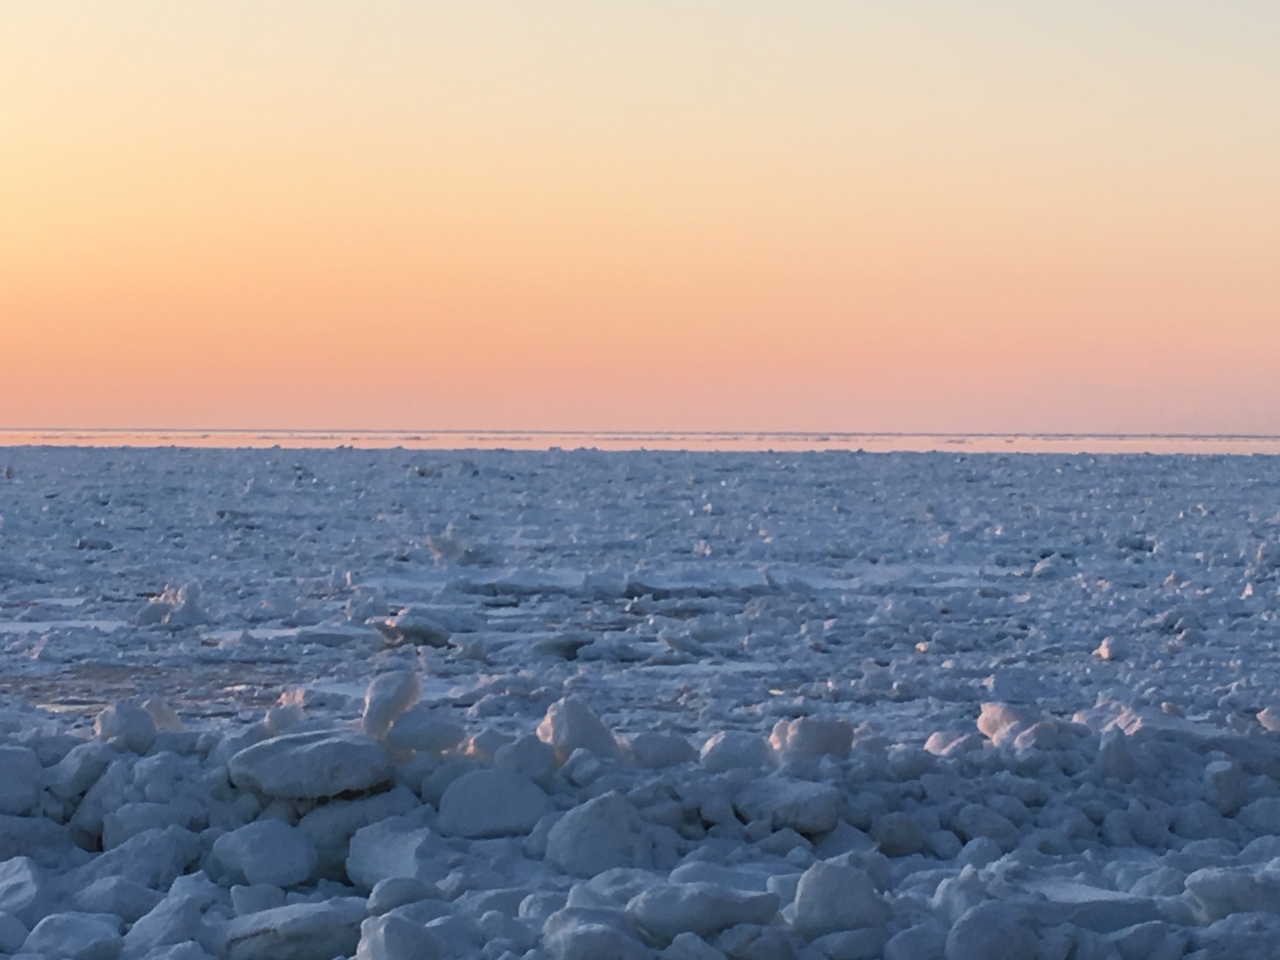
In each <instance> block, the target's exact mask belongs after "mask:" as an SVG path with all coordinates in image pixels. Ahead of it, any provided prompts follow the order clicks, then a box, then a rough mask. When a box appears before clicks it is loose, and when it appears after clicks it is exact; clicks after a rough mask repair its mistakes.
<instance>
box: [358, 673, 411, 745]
mask: <svg viewBox="0 0 1280 960" xmlns="http://www.w3.org/2000/svg"><path fill="white" fill-rule="evenodd" d="M421 696H422V681H421V680H419V679H418V675H417V674H416V673H415V672H414V671H412V670H395V671H392V672H390V673H380V674H378V676H376V677H374V678H373V680H371V681H370V682H369V689H368V691H367V692H366V693H365V695H364V713H363V714H361V717H360V724H361V727H362V728H363V730H364V733H365V736H368V737H372V738H373V739H374V740H381V739H382V738H383V737H385V736H386V735H387V731H388V730H389V729H390V728H391V724H392V723H393V722H394V721H395V719H396V718H397V717H398V716H400V715H401V714H402V713H404V712H405V711H406V710H408V709H409V708H410V707H412V706H413V705H414V704H415V703H417V702H418V698H419V697H421Z"/></svg>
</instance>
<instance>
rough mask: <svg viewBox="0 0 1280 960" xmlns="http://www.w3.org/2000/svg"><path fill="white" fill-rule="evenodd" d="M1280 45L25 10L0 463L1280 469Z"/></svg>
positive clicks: (733, 16) (913, 23)
mask: <svg viewBox="0 0 1280 960" xmlns="http://www.w3.org/2000/svg"><path fill="white" fill-rule="evenodd" d="M1277 50H1280V6H1277V5H1275V4H1274V3H1264V2H1241V3H1237V4H1232V5H1229V6H1220V5H1210V4H1204V3H1190V2H1160V3H1156V2H1132V3H1125V4H1121V5H1116V4H1106V3H1102V2H1099V0H1090V2H1085V3H1079V2H1075V3H1066V2H1056V3H1044V4H1036V5H1022V4H1015V3H1012V2H999V3H997V2H989V0H983V2H975V3H972V4H965V5H953V4H946V3H942V2H928V3H904V4H894V5H843V4H832V3H819V2H802V3H794V4H782V3H761V2H746V3H743V2H732V3H730V2H727V0H725V2H707V3H694V4H689V3H683V2H680V3H677V2H674V0H668V2H654V3H647V4H624V3H619V2H615V0H604V2H600V0H597V2H592V3H586V2H573V3H568V2H559V3H555V2H553V3H546V4H537V5H517V4H511V3H495V4H490V5H470V4H465V5H464V4H447V3H408V2H385V3H379V4H374V5H357V4H350V3H334V2H328V0H309V2H306V3H302V2H276V3H271V4H261V3H249V2H224V3H218V4H195V3H190V2H182V3H160V2H155V0H135V2H130V3H124V2H106V0H86V2H78V3H70V2H63V0H52V2H41V3H39V4H21V5H20V4H8V5H4V6H0V427H27V426H74V427H200V428H205V427H209V428H215V427H235V428H299V429H305V428H326V429H327V428H371V429H418V428H421V429H429V428H435V429H444V428H491V429H497V428H514V429H565V430H608V429H623V430H626V429H645V430H661V429H670V430H719V429H724V430H736V429H755V430H814V431H822V430H846V431H877V430H907V431H911V430H920V431H1006V430H1007V431H1046V432H1055V431H1064V432H1065V431H1080V432H1089V431H1094V432H1098V431H1102V432H1106V431H1115V432H1155V433H1159V432H1194V433H1218V432H1222V433H1273V434H1277V433H1280V375H1278V374H1277V373H1276V370H1275V367H1276V362H1277V358H1278V357H1280V123H1277V119H1276V118H1278V117H1280V57H1277V56H1276V51H1277Z"/></svg>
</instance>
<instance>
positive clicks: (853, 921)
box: [791, 860, 889, 940]
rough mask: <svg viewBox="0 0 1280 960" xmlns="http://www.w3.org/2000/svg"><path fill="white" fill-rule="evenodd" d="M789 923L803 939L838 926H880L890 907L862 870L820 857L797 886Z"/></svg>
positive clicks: (817, 935) (887, 917) (830, 930)
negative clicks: (792, 915) (792, 914)
mask: <svg viewBox="0 0 1280 960" xmlns="http://www.w3.org/2000/svg"><path fill="white" fill-rule="evenodd" d="M794 910H795V914H794V917H793V918H792V920H791V927H792V929H793V930H795V932H796V933H798V934H800V936H802V937H804V938H805V939H806V940H813V939H815V938H817V937H820V936H822V935H823V934H827V933H834V932H835V931H837V930H853V929H856V928H858V927H882V926H884V924H885V923H886V922H888V919H889V910H888V907H887V906H886V905H885V903H884V901H883V900H882V899H881V898H880V895H879V893H878V892H877V891H876V887H875V884H874V883H873V882H872V880H871V878H870V877H869V876H868V875H867V873H866V871H865V870H859V869H858V868H856V867H850V866H842V865H840V864H838V863H830V862H827V861H824V860H820V861H818V862H817V863H815V864H814V865H813V866H811V867H810V868H809V869H808V870H806V871H805V872H804V875H803V876H801V877H800V883H799V884H798V885H797V887H796V899H795V907H794Z"/></svg>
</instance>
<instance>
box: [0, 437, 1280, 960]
mask: <svg viewBox="0 0 1280 960" xmlns="http://www.w3.org/2000/svg"><path fill="white" fill-rule="evenodd" d="M0 517H2V521H0V688H2V690H3V701H2V709H0V737H3V745H0V955H3V956H13V957H19V956H20V957H24V958H35V957H46V958H77V960H117V958H123V960H207V958H209V957H216V958H228V960H333V958H337V957H352V956H355V957H358V958H361V960H440V958H471V957H480V958H485V960H498V958H501V960H515V958H523V960H597V958H599V960H604V958H621V960H643V958H658V957H661V958H663V960H721V958H726V957H727V958H733V960H787V958H797V960H820V958H833V960H854V958H868V960H870V958H883V960H943V958H945V960H1178V958H1183V957H1186V958H1196V960H1253V958H1258V960H1264V958H1275V957H1278V956H1280V732H1277V731H1280V652H1278V650H1277V644H1278V642H1280V623H1278V622H1277V619H1278V617H1277V609H1278V608H1280V598H1278V596H1277V590H1278V587H1280V458H1275V457H1261V456H1253V457H1249V456H1235V457H1226V456H1223V457H1219V456H1203V457H1194V456H1161V457H1151V456H1118V455H1117V456H1088V455H1080V456H1054V455H1043V454H1040V455H1009V456H1003V455H957V454H953V453H932V454H928V453H922V454H859V453H852V452H824V453H813V454H804V453H786V454H766V453H754V454H753V453H732V454H730V453H678V452H633V453H600V452H594V451H585V450H583V451H555V450H553V451H549V452H530V451H524V452H503V451H479V452H465V453H464V452H456V451H406V450H382V451H373V450H351V449H339V450H278V449H277V450H248V449H246V450H212V449H205V450H192V449H186V450H184V449H163V450H161V449H154V450H133V449H129V450H126V449H97V450H90V449H54V448H11V449H5V450H0Z"/></svg>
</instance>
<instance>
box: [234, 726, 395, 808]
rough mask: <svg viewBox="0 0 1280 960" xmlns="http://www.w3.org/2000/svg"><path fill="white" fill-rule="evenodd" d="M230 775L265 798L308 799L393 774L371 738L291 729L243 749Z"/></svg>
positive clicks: (374, 783)
mask: <svg viewBox="0 0 1280 960" xmlns="http://www.w3.org/2000/svg"><path fill="white" fill-rule="evenodd" d="M228 768H229V770H230V773H231V780H232V782H233V783H235V784H236V785H237V786H241V787H248V788H250V789H252V790H256V791H257V792H258V793H261V794H264V795H266V796H268V797H278V798H283V799H310V798H317V797H332V796H336V795H338V794H340V793H347V792H348V791H357V790H368V789H369V788H370V787H375V786H377V785H379V784H381V783H385V782H386V781H387V780H389V779H390V778H391V775H392V767H391V761H390V760H389V759H388V758H387V755H386V752H385V751H384V750H383V749H382V747H380V746H379V745H378V744H376V743H374V742H373V741H372V740H367V739H365V738H363V737H357V736H353V735H349V734H336V733H332V732H324V731H321V732H313V733H289V734H285V735H284V736H281V737H273V738H272V739H270V740H264V741H262V742H261V743H257V744H254V745H253V746H251V747H248V748H246V749H244V750H241V751H240V752H239V753H237V754H236V755H235V756H233V757H232V758H231V762H230V763H229V764H228Z"/></svg>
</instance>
